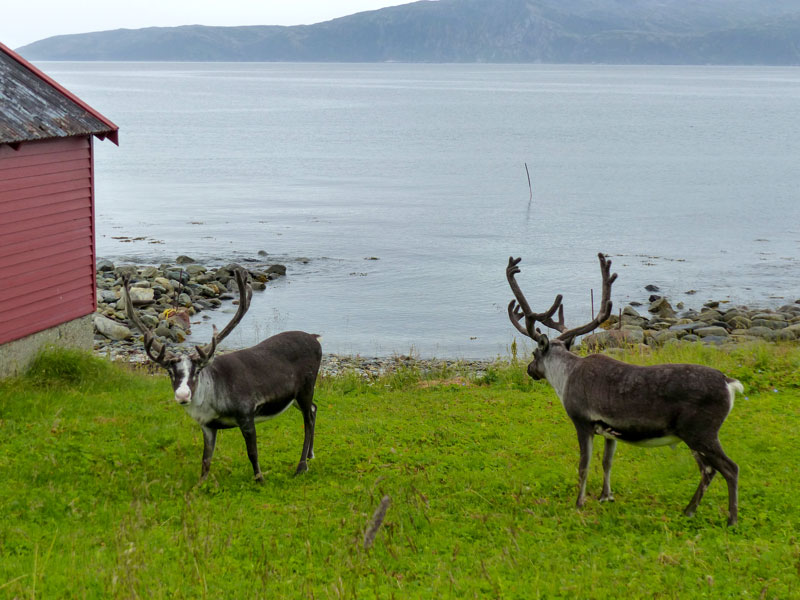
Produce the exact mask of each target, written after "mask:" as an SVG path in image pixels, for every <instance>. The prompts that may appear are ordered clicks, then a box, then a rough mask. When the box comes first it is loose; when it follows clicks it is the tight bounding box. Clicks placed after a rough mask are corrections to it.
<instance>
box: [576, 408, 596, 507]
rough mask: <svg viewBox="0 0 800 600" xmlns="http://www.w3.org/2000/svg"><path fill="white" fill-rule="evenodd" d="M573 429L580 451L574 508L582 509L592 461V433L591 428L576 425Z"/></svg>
mask: <svg viewBox="0 0 800 600" xmlns="http://www.w3.org/2000/svg"><path fill="white" fill-rule="evenodd" d="M575 429H576V430H577V431H578V445H579V446H580V450H581V458H580V461H579V462H578V501H577V502H576V503H575V506H577V507H578V508H582V507H583V505H584V503H585V502H586V479H587V477H588V476H589V463H590V462H591V460H592V445H593V438H594V432H593V431H592V428H591V427H584V426H579V425H578V424H577V423H576V424H575Z"/></svg>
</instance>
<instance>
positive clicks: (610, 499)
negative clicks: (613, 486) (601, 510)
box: [600, 494, 614, 502]
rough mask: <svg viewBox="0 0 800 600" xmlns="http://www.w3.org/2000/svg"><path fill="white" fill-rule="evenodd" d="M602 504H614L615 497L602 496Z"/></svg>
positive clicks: (609, 495) (610, 495)
mask: <svg viewBox="0 0 800 600" xmlns="http://www.w3.org/2000/svg"><path fill="white" fill-rule="evenodd" d="M600 502H614V496H613V495H612V494H608V495H606V496H600Z"/></svg>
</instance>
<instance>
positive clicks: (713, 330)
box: [694, 326, 728, 338]
mask: <svg viewBox="0 0 800 600" xmlns="http://www.w3.org/2000/svg"><path fill="white" fill-rule="evenodd" d="M694 333H695V334H696V335H699V336H700V337H701V338H707V337H709V336H715V337H722V338H726V337H728V330H727V329H725V328H724V327H715V326H711V327H700V328H699V329H695V330H694Z"/></svg>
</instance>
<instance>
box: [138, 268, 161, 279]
mask: <svg viewBox="0 0 800 600" xmlns="http://www.w3.org/2000/svg"><path fill="white" fill-rule="evenodd" d="M141 275H142V277H144V278H145V279H153V278H155V277H157V276H158V269H157V268H156V267H153V266H149V267H143V268H142V272H141Z"/></svg>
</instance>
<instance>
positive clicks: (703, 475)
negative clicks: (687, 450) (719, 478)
mask: <svg viewBox="0 0 800 600" xmlns="http://www.w3.org/2000/svg"><path fill="white" fill-rule="evenodd" d="M692 456H694V459H695V461H697V466H698V467H700V485H698V486H697V491H695V493H694V496H692V499H691V500H690V501H689V504H688V505H686V508H685V509H684V510H683V514H684V515H686V516H687V517H691V516H694V513H695V511H696V510H697V507H698V505H699V504H700V500H702V499H703V494H705V493H706V490H707V489H708V486H709V485H710V484H711V480H712V479H714V475H716V474H717V472H716V471H715V470H714V467H712V466H711V465H709V464H707V463H706V462H705V461H704V460H703V457H702V456H701V455H700V453H699V452H697V451H695V450H692Z"/></svg>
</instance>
